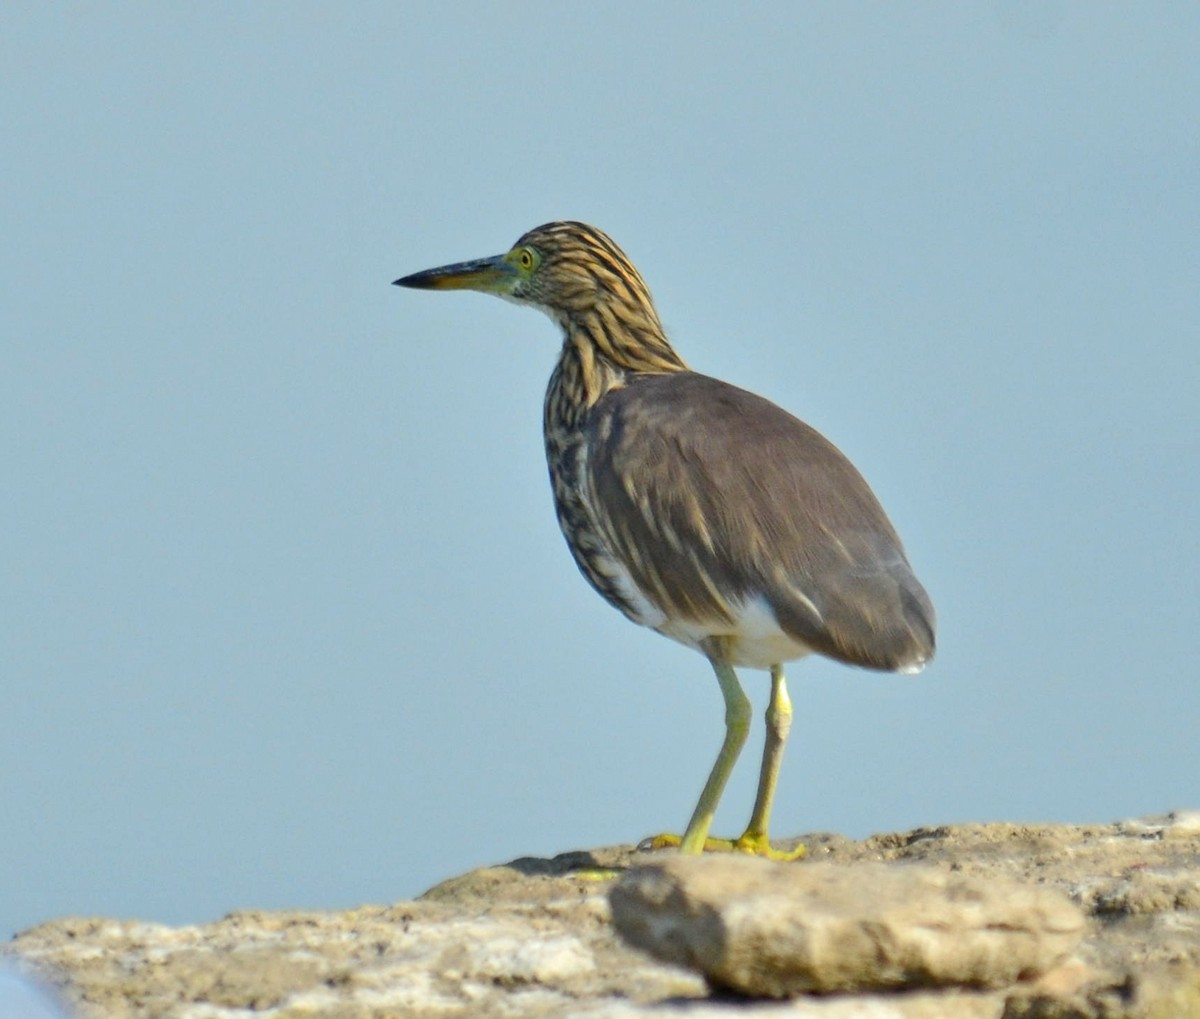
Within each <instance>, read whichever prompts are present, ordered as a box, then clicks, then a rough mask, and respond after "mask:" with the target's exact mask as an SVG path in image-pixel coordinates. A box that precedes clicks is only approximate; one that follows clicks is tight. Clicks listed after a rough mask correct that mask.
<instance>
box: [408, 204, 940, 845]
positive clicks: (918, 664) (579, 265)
mask: <svg viewBox="0 0 1200 1019" xmlns="http://www.w3.org/2000/svg"><path fill="white" fill-rule="evenodd" d="M395 284H396V285H397V286H402V287H414V288H418V289H425V290H475V291H480V292H483V293H487V294H494V295H496V296H499V297H503V298H505V299H507V300H509V301H513V302H515V303H517V304H524V305H529V306H531V307H534V308H538V309H540V310H541V311H543V312H545V313H546V314H547V315H549V316H550V318H551V319H552V320H553V321H554V322H555V323H556V324H557V325H558V327H559V328H560V329H561V331H562V348H561V350H560V353H559V357H558V362H557V364H556V365H555V367H554V371H553V373H552V374H551V376H550V382H549V385H548V387H547V389H546V398H545V403H544V407H543V426H544V439H545V449H546V463H547V465H548V467H549V472H550V484H551V487H552V489H553V494H554V506H555V510H556V512H557V516H558V523H559V526H560V528H561V529H562V533H563V536H564V538H566V542H567V547H568V548H569V549H570V552H571V555H572V556H573V557H574V560H575V563H576V565H577V566H578V567H579V570H580V572H581V573H582V574H583V576H584V577H585V578H586V579H587V580H588V582H589V583H590V584H591V585H592V587H593V588H595V590H596V591H597V592H598V593H599V594H600V595H601V596H602V597H603V598H604V599H605V600H606V601H608V602H609V603H610V604H611V605H613V606H615V607H616V608H617V609H619V610H620V611H621V612H623V613H624V614H625V615H626V616H627V617H628V618H629V619H631V620H632V621H633V622H635V623H638V624H640V625H642V626H646V627H649V628H650V629H652V630H655V631H657V632H658V633H660V634H662V635H663V636H665V637H670V638H671V639H673V640H675V641H678V642H679V643H681V644H683V645H685V646H687V647H689V648H693V649H694V650H696V651H698V652H700V654H702V655H704V656H705V657H706V658H707V659H708V661H709V663H710V665H711V666H712V669H713V671H714V672H715V674H716V678H717V683H718V684H719V686H720V690H721V694H722V697H723V698H724V703H725V734H724V739H723V740H722V743H721V747H720V750H719V752H718V754H717V758H716V761H715V763H714V764H713V766H712V769H711V771H710V773H709V776H708V779H707V781H706V782H705V784H704V787H703V790H702V791H701V794H700V799H699V801H698V802H697V804H696V807H695V810H694V811H693V812H692V815H691V819H690V820H689V821H688V824H687V827H686V828H685V829H684V831H683V834H682V836H672V835H662V836H658V837H656V838H655V839H654V840H653V844H654V845H656V846H663V845H677V846H678V847H679V849H680V851H681V852H683V853H689V854H691V853H699V852H701V851H703V850H705V849H732V850H740V851H743V852H748V853H754V854H758V855H764V856H768V857H773V858H795V857H797V856H799V855H802V853H803V847H802V846H800V847H796V848H794V849H791V850H781V849H776V848H774V847H772V845H771V842H770V837H769V824H770V816H771V806H772V802H773V800H774V796H775V788H776V784H777V780H778V777H779V770H780V764H781V761H782V758H783V750H784V745H785V743H786V742H787V737H788V733H789V731H790V729H791V723H792V713H793V710H792V704H791V700H790V697H789V695H788V690H787V684H786V681H785V678H784V669H783V667H784V664H785V663H786V662H790V661H795V660H797V659H800V658H803V657H805V656H806V655H809V654H818V655H823V656H825V657H827V658H831V659H833V660H835V661H838V662H843V663H846V664H848V665H853V666H859V667H862V668H866V669H874V670H880V671H889V672H902V673H915V672H919V671H920V670H921V669H922V668H923V667H924V666H925V664H926V663H927V662H928V661H930V659H932V657H933V654H934V646H935V628H936V626H935V616H934V609H933V605H932V603H931V601H930V599H929V596H928V595H927V594H926V592H925V589H924V587H922V585H921V583H920V582H919V581H918V580H917V578H916V575H915V574H914V573H913V570H912V567H911V566H910V565H909V562H908V558H907V556H906V554H905V551H904V548H903V546H902V544H901V541H900V538H899V536H898V535H897V533H896V530H895V528H893V526H892V524H891V522H890V521H889V520H888V517H887V515H886V514H885V513H884V511H883V508H882V507H881V506H880V504H879V501H878V499H877V498H876V497H875V495H874V493H873V492H872V491H871V489H870V487H869V486H868V485H867V483H866V481H865V480H864V479H863V477H862V475H861V474H860V473H859V472H858V470H857V469H856V468H855V467H854V466H853V464H851V462H850V461H849V460H848V459H847V458H846V456H845V455H843V454H842V453H841V451H840V450H838V449H837V447H835V446H834V445H833V444H832V443H831V442H830V441H829V440H828V439H826V438H824V437H823V436H822V435H821V434H820V433H819V432H817V431H816V430H815V429H813V428H811V427H810V426H809V425H806V424H804V423H803V422H802V421H800V420H799V419H797V418H796V417H793V416H792V415H791V414H790V413H788V412H787V411H785V410H783V409H782V408H780V407H779V406H777V405H776V404H774V403H771V402H770V401H768V400H766V399H764V398H763V397H761V396H757V395H755V394H753V393H750V392H748V391H746V390H744V389H740V388H738V387H736V386H733V385H731V384H729V383H727V382H722V381H720V380H719V379H715V378H711V377H709V376H706V375H702V374H700V373H698V372H695V371H692V370H691V369H690V368H689V367H688V365H687V364H686V363H685V362H684V360H683V358H681V357H680V355H679V354H678V353H677V352H676V350H675V348H674V346H672V344H671V342H670V340H668V338H667V334H666V331H665V330H664V329H663V325H662V322H661V320H660V319H659V315H658V312H657V310H656V308H655V304H654V301H653V299H652V297H651V295H650V291H649V289H648V288H647V286H646V284H645V282H644V281H643V279H642V277H641V274H640V273H639V272H638V270H637V269H636V268H635V267H634V265H633V263H632V262H631V261H630V260H629V258H628V257H626V255H625V253H624V252H623V251H622V250H621V249H620V248H619V247H617V245H616V244H615V243H614V242H613V240H612V239H611V238H610V237H608V236H607V235H606V234H605V233H603V232H601V231H600V230H598V229H596V228H595V227H592V226H588V225H587V224H585V223H580V222H571V221H561V222H553V223H547V224H545V225H543V226H539V227H536V228H535V229H533V230H530V231H529V232H528V233H526V234H524V235H523V236H522V237H521V238H520V239H519V240H518V241H517V242H516V244H514V245H513V247H512V248H511V249H510V250H509V251H507V252H505V253H504V254H502V255H496V256H494V257H489V258H480V259H475V260H472V261H468V262H458V263H455V264H452V265H445V266H441V267H439V268H435V269H427V270H424V271H422V272H417V273H413V274H412V275H409V276H405V277H403V278H401V279H398V280H396V281H395ZM739 667H744V668H750V669H765V670H768V671H769V672H770V677H771V691H770V699H769V702H768V706H767V711H766V740H765V745H764V749H763V758H762V765H761V768H760V771H759V780H758V792H757V795H756V797H755V802H754V806H753V809H752V811H751V815H750V821H749V823H748V824H747V826H746V829H745V831H744V832H743V833H742V835H741V836H740V837H738V838H736V839H724V840H723V839H714V838H710V836H709V831H710V828H711V825H712V820H713V815H714V813H715V811H716V808H717V804H718V802H719V801H720V798H721V794H722V793H723V791H724V789H725V785H726V783H727V781H728V779H729V776H730V773H731V772H732V771H733V767H734V764H735V763H736V761H737V758H738V755H739V753H740V752H741V749H742V746H743V744H744V743H745V741H746V737H747V734H748V731H749V728H750V722H751V711H752V709H751V704H750V701H749V699H748V698H747V696H746V694H745V691H744V690H743V689H742V686H741V683H740V682H739V679H738V676H737V673H736V671H735V670H736V669H737V668H739Z"/></svg>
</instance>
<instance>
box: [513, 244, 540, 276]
mask: <svg viewBox="0 0 1200 1019" xmlns="http://www.w3.org/2000/svg"><path fill="white" fill-rule="evenodd" d="M536 262H537V259H536V258H535V257H534V254H533V252H532V251H531V250H530V249H529V248H522V249H521V250H520V251H518V252H517V265H519V266H520V267H521V268H522V269H524V270H525V271H526V272H528V271H529V270H530V269H532V268H533V267H534V265H535V263H536Z"/></svg>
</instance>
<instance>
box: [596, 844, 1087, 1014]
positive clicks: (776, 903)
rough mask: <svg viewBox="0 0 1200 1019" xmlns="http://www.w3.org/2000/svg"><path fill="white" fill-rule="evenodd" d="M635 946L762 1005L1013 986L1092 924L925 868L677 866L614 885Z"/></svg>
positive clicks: (1010, 884) (1075, 913)
mask: <svg viewBox="0 0 1200 1019" xmlns="http://www.w3.org/2000/svg"><path fill="white" fill-rule="evenodd" d="M611 903H612V909H613V921H614V923H615V925H616V928H617V931H618V932H619V933H620V934H621V935H622V936H623V937H624V938H625V940H626V941H628V942H629V943H630V944H632V945H634V946H636V947H639V948H642V949H645V950H646V951H648V952H650V954H652V955H654V956H655V957H656V958H659V959H662V960H664V961H667V962H675V963H678V964H681V965H684V966H688V967H689V968H692V969H696V970H698V971H699V972H701V973H703V974H704V975H705V977H707V979H708V980H709V981H710V983H712V984H713V985H715V986H717V987H723V988H728V989H730V990H734V991H737V992H739V993H741V994H746V995H753V996H760V997H773V998H780V997H789V996H792V995H796V994H801V993H805V992H815V993H821V994H826V993H830V992H863V991H879V990H895V989H900V988H905V989H907V988H916V987H944V986H958V987H993V988H995V987H1005V986H1007V985H1009V984H1012V983H1015V982H1016V981H1017V980H1020V979H1023V978H1029V977H1033V976H1037V975H1039V974H1041V973H1044V972H1045V971H1047V970H1049V969H1051V968H1052V967H1053V966H1055V965H1056V964H1057V963H1059V962H1060V961H1062V960H1063V959H1065V958H1066V957H1067V956H1068V955H1069V954H1070V953H1071V951H1072V950H1073V949H1074V948H1075V946H1076V945H1078V943H1079V942H1080V940H1081V939H1082V937H1083V934H1084V929H1085V920H1084V917H1083V914H1082V913H1081V912H1080V911H1079V909H1078V908H1077V907H1075V906H1074V905H1072V904H1071V902H1070V901H1069V900H1068V899H1067V898H1066V896H1064V895H1063V894H1062V893H1061V892H1058V891H1055V890H1053V889H1047V888H1039V887H1036V886H1033V885H1024V884H1019V883H1017V882H1014V881H1009V880H1006V879H1003V878H991V879H984V878H978V877H968V876H965V875H962V874H957V873H953V872H947V871H942V870H935V869H933V868H930V867H913V866H909V867H888V866H883V865H880V864H864V865H860V866H857V867H854V868H850V869H848V868H845V867H839V866H837V865H834V864H828V863H826V864H822V863H816V864H808V865H801V866H796V865H791V864H780V863H773V862H771V861H767V860H760V859H753V858H749V857H743V856H724V857H721V856H712V857H702V858H691V859H689V858H687V857H681V856H676V857H674V858H671V859H666V860H663V861H662V862H661V863H656V864H653V865H650V866H644V867H640V868H637V869H636V870H634V871H632V872H631V873H629V874H627V875H626V876H625V877H624V878H623V879H622V880H621V881H620V883H618V884H617V885H616V887H614V888H613V891H612V894H611Z"/></svg>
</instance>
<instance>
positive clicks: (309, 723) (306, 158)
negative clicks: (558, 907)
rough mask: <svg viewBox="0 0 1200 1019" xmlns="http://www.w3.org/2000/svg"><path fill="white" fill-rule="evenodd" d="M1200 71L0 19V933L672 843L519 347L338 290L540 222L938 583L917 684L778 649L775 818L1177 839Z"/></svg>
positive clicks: (545, 350) (79, 11)
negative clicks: (606, 267)
mask: <svg viewBox="0 0 1200 1019" xmlns="http://www.w3.org/2000/svg"><path fill="white" fill-rule="evenodd" d="M1198 51H1200V12H1198V11H1197V9H1195V8H1193V7H1191V6H1189V5H1184V4H1168V3H1160V4H1146V5H1141V6H1138V7H1136V8H1133V7H1118V6H1115V5H1093V4H1084V3H1070V2H1066V0H1062V2H1052V3H1032V2H1028V3H1024V2H1009V3H992V4H977V5H963V4H944V5H935V4H927V5H917V6H916V7H909V8H908V9H901V8H899V7H896V6H894V5H888V4H872V3H866V4H854V5H845V4H809V5H803V4H799V5H794V4H761V5H743V6H741V7H739V8H738V9H737V12H736V13H733V12H731V10H730V9H728V8H727V7H726V6H725V5H704V4H661V5H655V6H653V7H652V8H649V9H646V8H645V7H644V6H643V5H637V4H621V3H616V4H605V5H586V6H585V5H560V4H549V3H545V4H543V3H532V4H526V5H524V6H523V7H522V8H521V9H520V11H519V12H518V11H516V10H514V9H510V8H508V7H505V6H503V5H501V6H496V5H448V4H447V5H418V4H394V3H392V4H373V3H363V4H357V5H351V6H349V7H342V8H337V9H334V8H330V7H328V6H327V5H318V4H303V3H302V4H288V5H283V4H262V5H257V6H254V7H252V8H250V7H246V6H244V5H235V4H213V5H204V6H202V7H198V8H194V9H184V8H182V7H178V6H174V7H170V6H167V7H158V8H150V7H146V6H144V5H133V4H128V5H122V4H117V5H110V6H107V7H103V6H76V7H66V8H63V7H50V6H46V5H27V6H24V7H18V8H9V9H7V10H6V11H5V13H4V14H3V15H0V97H2V98H0V112H2V114H3V121H4V124H5V128H4V132H5V137H6V142H5V159H4V169H3V178H4V187H3V188H2V189H0V217H2V220H3V223H4V236H5V244H4V245H3V246H0V260H2V263H3V264H2V265H0V350H2V351H3V364H4V371H3V372H2V373H0V457H2V466H3V476H4V477H5V478H6V479H7V484H6V485H5V486H4V488H3V492H2V493H0V697H2V700H0V704H2V705H3V715H2V716H0V734H2V738H0V768H2V769H3V773H4V774H5V775H6V776H7V780H6V781H5V783H4V786H3V789H2V790H0V816H2V817H3V834H4V844H5V867H4V875H5V876H4V878H3V879H0V881H2V884H0V893H2V894H0V934H5V933H9V932H12V931H15V930H18V929H20V928H22V927H25V926H28V925H30V924H32V923H35V922H37V921H39V920H44V919H49V918H51V917H54V916H59V915H64V914H105V915H115V916H129V917H142V918H146V919H154V920H162V921H166V922H175V923H179V922H194V921H199V920H204V919H209V918H213V917H217V916H220V915H222V914H223V913H225V912H227V911H229V910H231V909H235V908H246V907H260V908H281V907H292V906H305V907H336V906H348V905H352V904H355V903H358V902H367V901H389V900H395V899H402V898H407V897H411V896H413V895H415V894H417V893H419V892H420V891H422V890H423V889H424V888H425V887H427V886H428V885H430V884H432V883H433V882H435V881H437V880H439V879H441V878H443V877H447V876H449V875H451V874H454V873H457V872H460V871H463V870H465V869H468V868H470V867H473V866H477V865H482V864H486V863H492V862H498V861H503V860H505V859H509V858H511V857H514V856H518V855H524V854H543V855H544V854H551V853H555V852H559V851H563V850H568V849H575V848H584V847H589V846H595V845H601V844H609V843H617V842H630V841H636V840H637V839H639V838H641V837H642V836H645V835H648V834H651V833H654V832H658V831H661V830H664V829H672V828H674V829H678V828H680V827H681V826H682V825H683V824H685V823H686V820H687V817H688V815H689V813H690V811H691V808H692V806H693V804H694V801H695V797H696V795H697V794H698V792H699V788H700V786H701V784H702V782H703V779H704V776H705V774H706V773H707V769H708V767H709V764H710V763H711V760H712V757H713V756H714V754H715V752H716V749H717V746H718V744H719V741H720V737H721V717H722V711H721V701H720V696H719V693H718V690H717V687H716V683H715V681H714V680H713V677H712V674H711V671H710V670H709V668H708V666H707V665H706V664H705V662H704V661H703V660H702V659H701V658H700V657H699V656H697V655H695V654H693V653H690V652H688V651H687V650H685V649H682V648H680V647H678V646H676V645H674V644H672V643H670V642H668V641H665V640H663V639H662V638H660V637H657V636H656V635H654V634H652V633H650V632H649V631H639V630H638V629H637V628H635V627H633V626H632V625H631V624H629V623H628V622H627V621H626V620H625V619H623V618H622V617H621V616H620V615H619V614H618V613H616V612H614V611H613V610H612V609H610V608H609V607H608V606H606V605H605V604H604V603H603V602H602V601H601V600H600V599H599V598H597V597H596V596H595V594H594V593H593V592H592V591H591V590H590V589H589V588H588V587H587V585H586V584H585V583H584V582H583V580H582V579H581V578H580V577H579V576H578V575H577V574H576V571H575V567H574V565H573V564H572V563H571V561H570V558H569V556H568V555H567V553H566V550H565V548H564V547H563V543H562V539H561V537H560V535H559V534H558V531H557V526H556V524H555V521H554V514H553V511H552V507H551V499H550V494H549V487H548V485H547V481H546V477H545V466H544V463H543V459H542V449H541V400H542V394H543V391H544V387H545V383H546V379H547V377H548V375H549V372H550V370H551V367H552V365H553V362H554V359H555V357H556V354H557V347H558V337H557V336H556V335H555V331H554V327H553V326H552V325H551V324H550V323H549V322H548V321H547V320H546V319H545V318H543V317H541V316H538V315H534V314H532V313H530V312H528V311H526V310H523V309H517V308H513V307H511V306H507V305H505V304H503V303H501V302H499V301H495V300H492V299H488V298H484V297H481V296H477V295H458V294H426V293H416V292H407V291H401V290H398V289H397V288H394V287H391V286H390V285H389V284H390V281H391V280H393V279H395V278H396V277H397V276H400V275H403V274H405V273H408V272H412V271H415V270H417V269H422V268H426V267H429V266H432V265H438V264H442V263H445V262H450V261H456V260H460V259H465V258H470V257H475V256H480V255H488V254H494V253H498V252H500V251H503V250H505V249H506V248H507V247H508V246H509V245H510V244H511V243H512V242H513V241H514V240H515V239H516V238H517V237H518V236H519V235H520V234H521V233H523V232H524V231H525V230H527V229H528V228H530V227H532V226H535V225H537V224H539V223H542V222H545V221H547V220H551V219H560V218H574V219H583V220H586V221H588V222H592V223H594V224H595V225H597V226H599V227H600V228H602V229H604V230H605V231H607V232H608V233H610V234H611V235H612V236H613V237H614V238H615V239H616V241H617V242H618V243H619V244H620V245H621V246H622V247H623V248H624V249H625V250H626V252H627V253H628V254H629V256H630V257H631V258H632V259H633V261H634V262H635V263H636V264H637V265H638V267H639V268H640V269H641V271H642V274H643V275H644V276H645V278H646V280H647V282H648V283H649V285H650V287H651V289H652V290H653V292H654V294H655V297H656V300H657V303H658V306H659V310H660V312H661V315H662V317H663V320H664V322H665V323H666V326H667V329H668V332H669V334H670V335H671V337H672V339H673V341H674V342H675V343H676V345H677V347H678V348H679V350H680V351H681V353H682V354H683V355H684V357H685V358H687V359H688V361H689V362H690V363H691V364H692V365H693V366H694V367H695V368H697V369H698V370H701V371H704V372H706V373H708V374H712V375H716V376H719V377H721V378H725V379H727V380H729V381H731V382H734V383H736V384H738V385H741V386H743V387H745V388H748V389H752V390H755V391H756V392H760V393H762V394H764V395H766V396H768V397H769V398H771V399H773V400H775V401H776V402H778V403H779V404H781V405H783V406H785V407H787V408H788V409H789V410H791V411H792V412H794V413H796V414H797V415H798V416H800V417H802V418H804V419H805V420H807V421H809V422H810V423H811V424H813V425H815V426H816V427H818V428H819V429H821V430H822V431H823V432H824V433H825V434H827V435H828V436H829V437H830V438H831V439H833V440H834V441H835V442H836V443H837V444H838V445H839V446H841V448H842V449H843V450H844V451H845V452H846V453H847V454H848V455H850V457H851V458H852V459H853V460H854V461H855V462H856V464H857V465H858V466H859V467H860V469H861V470H862V471H863V473H864V474H865V475H866V476H867V478H868V479H869V480H870V481H871V483H872V485H873V487H874V488H875V489H876V492H877V493H878V494H879V496H880V497H881V499H882V501H883V503H884V505H885V506H886V507H887V508H888V511H889V513H890V515H891V517H892V519H893V521H894V522H895V524H896V525H897V527H898V529H899V530H900V532H901V534H902V535H903V536H904V539H905V542H906V545H907V547H908V550H909V553H910V557H911V559H912V561H913V563H914V566H915V567H916V569H917V572H918V574H919V575H920V576H921V578H922V580H923V581H924V583H925V584H926V586H927V587H928V589H929V591H930V593H931V595H932V596H933V598H934V601H935V603H936V605H937V608H938V613H939V624H940V632H939V657H938V659H937V661H936V662H935V663H934V664H933V665H932V666H931V667H930V668H929V669H927V670H926V672H925V673H924V674H923V675H921V676H920V677H915V678H914V677H897V676H887V675H883V676H881V675H876V674H869V673H864V672H858V671H855V670H851V669H847V668H845V667H842V666H838V665H835V664H832V663H828V662H824V661H818V660H807V661H805V662H802V663H797V664H796V665H793V666H792V667H791V668H790V670H789V676H790V679H791V688H792V693H793V699H794V702H795V706H796V721H795V726H794V728H793V734H792V742H791V746H790V747H789V751H788V756H787V759H786V760H785V763H784V768H783V775H782V778H781V782H780V789H779V796H778V800H777V804H776V808H775V829H776V832H777V834H778V835H779V836H786V835H789V834H796V833H800V832H804V831H814V830H833V831H840V832H843V833H846V834H848V835H852V836H863V835H866V834H868V833H870V832H873V831H884V830H890V829H895V828H903V827H910V826H915V825H921V824H937V823H944V822H952V821H964V820H1060V821H1107V820H1111V819H1114V818H1117V817H1123V816H1128V815H1133V814H1140V813H1149V812H1156V811H1161V810H1166V809H1171V808H1174V807H1187V806H1192V807H1194V806H1197V805H1198V795H1197V790H1196V776H1197V775H1198V774H1200V740H1197V738H1196V731H1197V719H1200V683H1197V668H1196V664H1195V658H1196V656H1195V651H1194V649H1193V648H1192V647H1191V640H1192V639H1193V637H1194V635H1195V633H1196V632H1197V624H1198V623H1200V581H1198V580H1197V577H1198V576H1200V538H1198V537H1197V535H1198V534H1200V528H1198V527H1197V522H1198V521H1200V471H1198V467H1197V465H1198V463H1200V400H1198V399H1197V389H1198V387H1200V344H1198V343H1197V339H1198V329H1197V322H1200V287H1197V279H1198V278H1200V67H1198V65H1197V62H1196V60H1195V54H1196V53H1197V52H1198ZM744 681H745V685H746V688H747V691H748V692H749V693H750V695H751V697H752V698H753V699H754V701H755V704H756V710H758V709H761V708H762V707H763V706H764V705H765V693H766V687H767V682H766V677H765V674H762V673H746V674H745V675H744ZM760 745H761V725H760V723H758V722H757V720H756V726H755V732H754V736H753V737H752V739H751V743H750V744H749V745H748V747H747V750H746V754H745V759H744V761H743V763H742V767H741V768H739V770H738V772H737V773H736V774H735V776H734V778H733V780H732V782H731V784H730V787H729V789H728V791H727V793H726V796H725V800H724V802H723V804H722V809H721V811H720V812H719V813H718V816H717V823H716V826H715V828H716V829H718V830H720V831H722V832H728V833H733V834H736V833H737V832H738V831H740V830H741V826H742V825H743V824H744V823H745V820H746V816H747V815H748V812H749V808H750V805H751V801H752V799H753V786H754V781H755V773H756V764H755V763H754V761H755V759H756V757H757V754H758V753H759V748H760Z"/></svg>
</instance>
